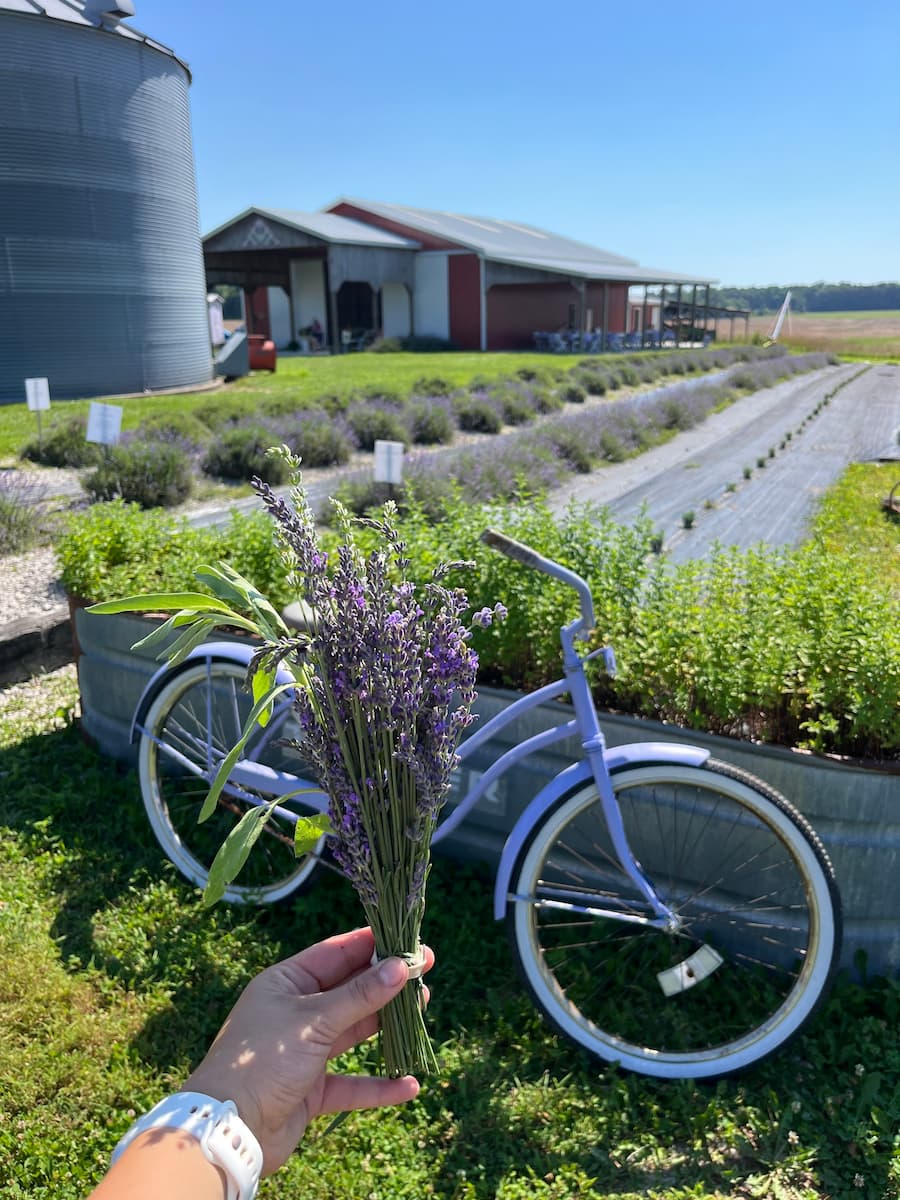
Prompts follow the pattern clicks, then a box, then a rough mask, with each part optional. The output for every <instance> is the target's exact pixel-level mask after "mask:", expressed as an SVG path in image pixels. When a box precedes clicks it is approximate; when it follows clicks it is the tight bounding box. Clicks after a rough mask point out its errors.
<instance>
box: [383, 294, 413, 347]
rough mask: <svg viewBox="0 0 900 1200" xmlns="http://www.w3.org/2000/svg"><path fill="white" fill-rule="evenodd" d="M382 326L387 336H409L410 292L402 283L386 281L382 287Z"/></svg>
mask: <svg viewBox="0 0 900 1200" xmlns="http://www.w3.org/2000/svg"><path fill="white" fill-rule="evenodd" d="M381 328H382V332H383V333H384V336H385V337H386V338H389V337H396V338H401V337H409V334H410V332H411V324H410V312H409V292H408V291H407V290H406V288H405V287H404V286H403V284H402V283H386V284H384V286H383V287H382V289H381Z"/></svg>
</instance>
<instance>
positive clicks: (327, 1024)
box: [182, 929, 434, 1175]
mask: <svg viewBox="0 0 900 1200" xmlns="http://www.w3.org/2000/svg"><path fill="white" fill-rule="evenodd" d="M374 948H375V939H374V937H373V935H372V931H371V929H356V930H354V931H353V932H352V933H343V934H339V935H338V936H337V937H332V938H328V939H327V940H326V941H323V942H319V943H318V944H316V945H315V946H310V947H309V948H308V949H307V950H302V951H301V952H300V953H299V954H295V955H294V956H293V957H292V958H287V959H285V960H284V961H283V962H280V963H277V964H276V965H275V966H272V967H268V968H267V969H266V970H265V971H262V972H261V973H260V974H259V975H257V976H256V978H255V979H253V980H251V982H250V983H249V984H248V985H247V987H246V988H245V990H244V992H243V994H242V995H241V997H240V999H239V1000H238V1002H237V1004H236V1005H235V1006H234V1008H233V1009H232V1011H231V1013H230V1015H229V1016H228V1019H227V1020H226V1021H225V1024H224V1025H223V1026H222V1028H221V1030H220V1031H219V1034H218V1036H217V1037H216V1040H215V1041H214V1042H213V1044H212V1046H211V1047H210V1049H209V1051H208V1053H207V1055H206V1057H205V1058H204V1060H203V1062H202V1063H201V1064H200V1065H199V1066H198V1067H197V1069H196V1070H195V1071H194V1072H193V1073H192V1074H191V1075H190V1076H189V1078H188V1079H187V1080H186V1081H185V1083H184V1087H183V1088H182V1090H183V1091H188V1092H202V1093H203V1094H204V1095H207V1096H212V1097H213V1099H216V1100H233V1101H234V1103H235V1104H236V1106H237V1110H238V1113H239V1114H240V1116H241V1118H242V1119H243V1120H244V1121H245V1122H246V1124H247V1125H248V1126H249V1128H250V1129H251V1130H252V1132H253V1133H254V1134H255V1135H256V1137H257V1139H258V1141H259V1144H260V1146H261V1147H262V1152H263V1174H264V1175H270V1174H271V1173H272V1172H273V1171H276V1170H277V1169H278V1168H279V1167H280V1166H281V1165H282V1163H283V1162H284V1161H285V1160H286V1159H287V1157H288V1155H289V1154H290V1153H291V1152H292V1151H293V1150H294V1148H295V1147H296V1145H297V1143H298V1142H299V1141H300V1139H301V1137H302V1136H303V1133H304V1130H305V1129H306V1126H307V1125H308V1124H309V1122H310V1121H311V1120H312V1119H313V1118H314V1117H316V1116H318V1115H319V1114H320V1113H336V1112H343V1111H348V1110H350V1109H358V1108H378V1107H381V1106H384V1105H389V1104H402V1103H403V1102H405V1101H407V1100H412V1099H413V1098H414V1097H415V1096H416V1095H418V1092H419V1084H418V1081H417V1080H416V1079H414V1078H413V1076H412V1075H406V1076H403V1077H402V1078H400V1079H378V1078H373V1077H371V1076H363V1075H356V1076H353V1075H334V1074H329V1073H328V1072H327V1071H326V1066H327V1063H328V1060H329V1059H331V1058H334V1057H335V1055H337V1054H341V1053H343V1052H344V1051H345V1050H348V1049H349V1048H350V1047H351V1046H355V1045H356V1044H357V1043H358V1042H361V1041H364V1040H365V1039H366V1038H368V1037H371V1036H372V1034H373V1033H375V1032H376V1030H377V1029H378V1016H377V1014H378V1011H379V1009H382V1008H384V1006H385V1005H386V1004H387V1003H388V1001H389V1000H392V999H393V998H394V996H396V995H397V994H398V993H399V992H400V991H402V989H403V986H404V985H405V983H406V982H407V979H408V976H409V970H408V968H407V966H406V964H405V963H404V962H403V961H402V960H401V959H399V958H388V959H385V960H384V962H381V963H379V964H378V966H377V967H372V966H370V959H371V957H372V952H373V950H374ZM433 963H434V954H433V953H432V951H431V950H430V949H428V948H427V947H426V948H425V970H426V971H428V970H430V969H431V967H432V965H433ZM426 996H427V989H426Z"/></svg>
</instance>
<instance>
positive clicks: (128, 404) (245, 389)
mask: <svg viewBox="0 0 900 1200" xmlns="http://www.w3.org/2000/svg"><path fill="white" fill-rule="evenodd" d="M583 357H584V356H583V355H580V354H553V355H550V354H530V353H526V354H340V355H335V356H332V357H321V358H303V357H289V358H280V359H279V360H278V370H277V371H276V372H275V374H270V373H269V372H268V371H255V372H253V373H252V374H251V375H249V376H247V377H246V378H245V379H238V380H235V381H234V382H233V383H229V384H224V385H223V386H222V387H221V388H220V389H218V390H216V391H212V392H209V391H207V392H192V393H178V394H172V395H169V396H137V397H134V398H132V399H130V400H117V401H114V403H117V404H121V405H122V407H123V409H124V410H125V411H124V414H123V418H122V428H123V429H133V428H134V427H135V426H137V425H139V424H140V423H141V421H143V420H145V419H146V418H147V417H149V416H166V415H168V414H169V413H173V412H193V411H195V410H196V409H198V408H201V407H206V406H208V405H217V404H228V403H229V402H230V401H231V400H232V398H234V399H236V400H237V401H238V402H240V403H243V404H246V406H247V408H248V410H249V411H252V410H253V408H254V407H255V406H256V404H257V403H263V402H265V401H268V400H281V399H283V398H287V397H291V398H296V399H298V400H312V399H314V398H315V397H317V396H322V395H327V394H338V395H345V394H347V393H349V392H351V391H353V389H354V388H360V387H383V388H385V389H386V390H390V391H398V392H401V393H402V394H403V395H406V394H407V393H408V392H409V390H410V388H411V387H412V385H413V384H414V383H415V382H416V381H417V380H418V379H423V378H425V379H427V378H432V377H434V376H439V377H440V378H442V379H445V380H447V382H448V383H450V384H453V385H460V386H462V385H463V384H466V383H469V382H470V380H472V379H474V378H475V377H476V376H478V375H483V376H485V377H488V378H491V379H499V378H503V377H505V376H511V375H513V374H515V372H516V371H517V370H519V369H520V368H522V367H543V368H556V369H559V370H567V369H568V368H569V367H572V366H574V365H575V363H576V362H578V361H580V359H581V358H583ZM598 357H603V356H598ZM609 357H611V358H612V359H615V356H609ZM620 357H621V356H620ZM89 405H90V401H89V400H59V401H56V402H55V403H53V407H52V409H51V412H50V413H49V414H47V413H45V414H43V423H44V428H47V425H48V422H49V421H55V420H60V419H62V418H63V417H65V416H69V415H79V416H83V415H86V414H87V411H88V407H89ZM36 436H37V418H36V416H35V414H34V413H30V412H29V411H28V409H27V407H26V405H25V402H24V400H23V401H22V403H21V404H7V405H3V406H0V460H3V459H6V460H8V459H10V458H13V457H15V456H17V455H18V453H19V451H20V450H21V448H22V446H23V445H24V444H25V443H26V442H27V441H29V440H30V439H31V438H34V437H36Z"/></svg>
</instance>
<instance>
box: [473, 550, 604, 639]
mask: <svg viewBox="0 0 900 1200" xmlns="http://www.w3.org/2000/svg"><path fill="white" fill-rule="evenodd" d="M481 540H482V541H483V542H484V544H485V545H486V546H490V547H491V549H492V550H497V551H498V552H499V553H500V554H505V555H506V557H507V558H514V559H515V560H516V561H517V562H520V563H524V564H525V566H526V567H531V568H532V569H533V570H535V571H541V572H543V574H544V575H550V576H552V577H553V578H554V579H558V580H559V581H560V582H561V583H565V584H568V586H569V587H571V588H574V589H575V591H576V592H577V593H578V602H579V604H580V606H581V619H582V622H583V625H584V632H587V630H589V629H593V627H594V598H593V596H592V595H591V589H590V587H589V586H588V584H587V581H586V580H585V579H582V578H581V576H580V575H577V574H576V573H575V572H574V571H570V570H569V569H568V568H567V567H563V566H560V564H559V563H557V562H553V560H552V559H550V558H542V557H541V555H540V554H538V552H537V551H536V550H532V549H531V547H530V546H526V545H525V544H524V543H523V542H517V541H516V540H515V538H511V537H507V536H506V534H505V533H501V532H500V531H499V530H498V529H485V531H484V533H482V535H481Z"/></svg>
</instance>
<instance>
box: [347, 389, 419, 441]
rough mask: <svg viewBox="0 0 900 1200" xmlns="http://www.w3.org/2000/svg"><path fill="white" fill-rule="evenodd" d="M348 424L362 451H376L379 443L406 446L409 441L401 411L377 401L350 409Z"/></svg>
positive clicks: (355, 405)
mask: <svg viewBox="0 0 900 1200" xmlns="http://www.w3.org/2000/svg"><path fill="white" fill-rule="evenodd" d="M347 423H348V424H349V426H350V428H351V429H352V430H353V435H354V437H355V438H356V440H357V443H358V444H359V448H360V450H374V449H375V443H376V442H378V441H386V442H403V444H404V445H406V444H407V442H408V441H409V431H408V430H407V428H406V423H405V421H404V420H403V415H402V413H401V412H400V411H399V409H396V408H393V407H389V406H387V405H384V406H383V405H381V404H378V403H376V402H375V401H372V402H370V403H368V404H354V405H352V406H351V407H350V408H348V409H347Z"/></svg>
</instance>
